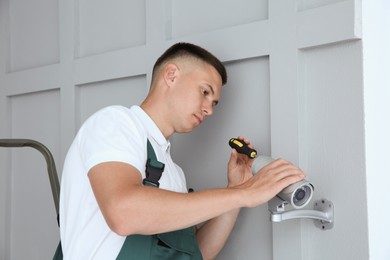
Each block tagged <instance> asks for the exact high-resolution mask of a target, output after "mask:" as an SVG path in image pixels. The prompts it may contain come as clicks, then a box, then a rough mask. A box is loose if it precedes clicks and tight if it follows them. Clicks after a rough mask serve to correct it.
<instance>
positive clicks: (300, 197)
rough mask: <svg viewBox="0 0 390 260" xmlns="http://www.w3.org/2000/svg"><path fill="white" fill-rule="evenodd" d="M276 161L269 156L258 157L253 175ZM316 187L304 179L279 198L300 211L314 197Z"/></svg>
mask: <svg viewBox="0 0 390 260" xmlns="http://www.w3.org/2000/svg"><path fill="white" fill-rule="evenodd" d="M272 161H274V159H273V158H272V157H269V156H258V157H256V159H255V160H254V162H253V164H252V173H253V174H256V173H257V172H258V171H259V170H260V169H261V168H263V167H264V166H266V165H267V164H269V163H271V162H272ZM313 192H314V186H313V184H311V183H310V182H309V181H307V180H306V179H303V180H301V181H299V182H296V183H293V184H291V185H289V186H287V187H286V188H284V189H283V190H282V191H281V192H279V193H278V194H277V196H278V197H279V198H280V199H281V200H282V201H285V202H287V203H289V204H290V205H291V206H292V207H293V208H295V209H300V208H303V207H305V206H306V205H307V204H308V203H309V202H310V200H311V199H312V197H313Z"/></svg>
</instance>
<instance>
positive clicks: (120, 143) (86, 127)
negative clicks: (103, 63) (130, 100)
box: [60, 106, 187, 260]
mask: <svg viewBox="0 0 390 260" xmlns="http://www.w3.org/2000/svg"><path fill="white" fill-rule="evenodd" d="M147 138H149V141H150V142H151V144H152V146H153V148H154V151H155V153H156V156H157V159H158V160H159V161H160V162H162V163H164V164H165V169H164V172H163V174H162V177H161V179H160V189H166V190H171V191H176V192H187V187H186V181H185V177H184V174H183V171H182V169H181V168H180V167H179V166H177V165H176V164H175V163H174V162H173V161H172V159H171V156H170V142H169V141H167V140H166V139H165V137H164V136H163V134H162V133H161V131H160V130H159V128H158V127H157V126H156V124H155V123H154V122H153V120H152V119H151V118H150V117H149V116H148V115H147V114H146V113H145V112H144V111H143V110H142V109H141V108H140V107H139V106H133V107H131V108H130V109H129V108H126V107H122V106H110V107H107V108H104V109H102V110H100V111H98V112H96V113H95V114H94V115H92V116H91V117H90V118H88V119H87V120H86V121H85V123H84V124H83V125H82V127H81V128H80V130H79V132H78V133H77V136H76V137H75V139H74V141H73V143H72V145H71V147H70V148H69V151H68V154H67V156H66V159H65V163H64V170H63V173H62V180H61V194H60V228H61V242H62V249H63V253H64V259H67V260H79V259H80V260H87V259H94V260H99V259H102V260H109V259H115V258H116V257H117V255H118V253H119V251H120V249H121V247H122V245H123V242H124V240H125V237H123V236H119V235H117V234H116V233H114V232H112V231H111V230H110V228H109V227H108V226H107V224H106V222H105V220H104V217H103V215H102V213H101V211H100V209H99V207H98V204H97V202H96V199H95V197H94V194H93V192H92V188H91V185H90V182H89V179H88V171H89V170H90V169H91V168H92V167H93V166H95V165H97V164H99V163H102V162H107V161H119V162H124V163H128V164H131V165H132V166H134V167H135V168H137V169H138V170H139V172H140V174H141V175H142V179H143V178H145V165H146V160H147V149H146V143H147ZM156 199H157V198H156ZM129 221H131V220H129Z"/></svg>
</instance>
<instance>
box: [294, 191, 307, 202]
mask: <svg viewBox="0 0 390 260" xmlns="http://www.w3.org/2000/svg"><path fill="white" fill-rule="evenodd" d="M305 195H306V191H305V190H304V189H303V188H301V189H299V190H297V192H296V193H295V199H296V200H298V201H300V200H303V198H304V197H305Z"/></svg>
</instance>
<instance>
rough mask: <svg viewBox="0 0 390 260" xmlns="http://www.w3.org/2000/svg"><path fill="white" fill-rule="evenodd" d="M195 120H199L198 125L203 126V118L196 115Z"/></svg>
mask: <svg viewBox="0 0 390 260" xmlns="http://www.w3.org/2000/svg"><path fill="white" fill-rule="evenodd" d="M195 118H196V119H197V121H198V124H201V123H202V122H203V120H204V117H203V116H199V115H196V114H195Z"/></svg>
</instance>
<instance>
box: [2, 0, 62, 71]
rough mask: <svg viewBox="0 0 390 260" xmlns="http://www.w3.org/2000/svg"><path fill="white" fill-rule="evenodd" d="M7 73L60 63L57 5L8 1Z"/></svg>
mask: <svg viewBox="0 0 390 260" xmlns="http://www.w3.org/2000/svg"><path fill="white" fill-rule="evenodd" d="M9 2H10V4H9V15H8V17H9V30H8V32H9V34H10V35H9V36H10V38H9V54H8V55H9V62H10V64H9V68H8V70H9V71H18V70H23V69H28V68H35V67H40V66H45V65H49V64H55V63H58V62H59V56H60V53H59V33H58V26H59V17H58V1H57V0H55V1H52V0H35V1H23V0H12V1H11V0H9Z"/></svg>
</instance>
